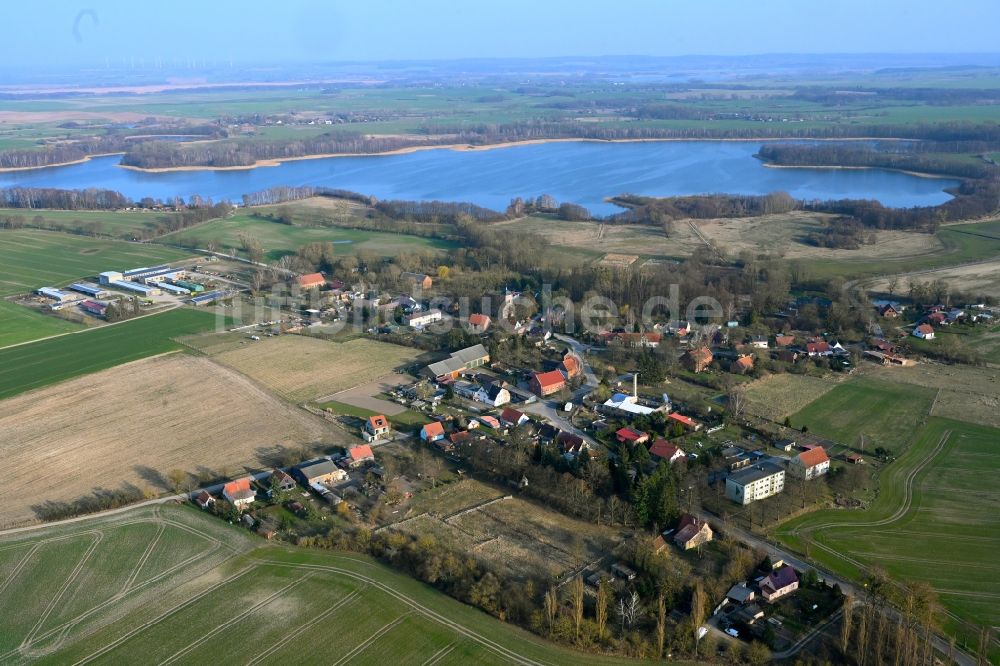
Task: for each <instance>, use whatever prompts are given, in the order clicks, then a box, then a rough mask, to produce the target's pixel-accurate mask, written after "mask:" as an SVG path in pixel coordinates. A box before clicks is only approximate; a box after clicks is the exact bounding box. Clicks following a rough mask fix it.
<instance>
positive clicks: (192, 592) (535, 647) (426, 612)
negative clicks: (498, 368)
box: [0, 505, 627, 666]
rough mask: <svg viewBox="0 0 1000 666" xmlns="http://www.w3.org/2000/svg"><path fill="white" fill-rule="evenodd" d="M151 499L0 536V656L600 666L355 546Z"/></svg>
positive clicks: (20, 659)
mask: <svg viewBox="0 0 1000 666" xmlns="http://www.w3.org/2000/svg"><path fill="white" fill-rule="evenodd" d="M264 544H265V542H264V541H263V540H262V539H259V538H257V537H254V536H251V535H250V534H249V533H248V532H246V531H244V530H240V529H238V528H235V527H231V526H229V525H226V524H225V523H223V522H222V521H219V520H216V519H214V518H211V517H208V516H206V515H204V514H202V513H201V512H199V511H198V510H196V509H192V508H188V507H177V506H170V505H163V506H159V507H156V508H152V507H145V508H142V509H137V510H134V511H130V512H127V513H125V514H122V515H119V516H114V517H104V518H97V519H93V520H89V521H87V522H85V523H78V524H74V525H66V526H57V527H50V528H45V529H43V530H38V531H33V532H28V533H22V534H16V535H11V536H6V537H0V574H3V575H2V576H0V605H2V607H3V608H6V609H13V608H16V609H17V612H5V613H2V614H0V662H3V663H11V664H22V663H28V662H35V661H37V662H40V663H60V664H65V663H83V662H88V661H92V660H96V661H99V662H101V663H115V664H151V663H161V664H164V663H190V664H197V663H209V662H212V663H240V664H258V663H259V664H271V663H273V664H289V663H292V664H298V663H327V664H345V663H348V662H349V663H352V664H373V665H377V664H385V663H393V664H401V665H402V664H414V665H418V664H430V663H436V664H445V665H450V664H456V665H457V664H470V663H475V664H509V663H517V664H523V665H526V666H527V665H535V664H582V665H586V664H613V663H627V660H622V659H611V658H605V657H600V656H595V655H589V654H584V653H577V652H574V651H571V650H568V649H564V648H560V647H557V646H555V645H552V644H548V643H546V642H544V641H543V640H541V639H540V638H538V637H536V636H534V635H532V634H529V633H527V632H524V631H522V630H519V629H517V628H515V627H512V626H511V625H509V624H504V623H501V622H499V621H497V620H495V619H494V618H492V617H490V616H488V615H486V614H484V613H482V612H480V611H478V610H475V609H473V608H471V607H469V606H466V605H463V604H461V603H459V602H458V601H455V600H454V599H451V598H450V597H446V596H444V595H443V594H441V593H439V592H437V591H435V590H434V589H432V588H430V587H428V586H426V585H424V584H422V583H419V582H417V581H415V580H413V579H411V578H408V577H406V576H404V575H402V574H399V573H397V572H395V571H393V570H391V569H388V568H387V567H384V566H382V565H380V564H378V563H377V562H375V561H373V560H371V559H370V558H368V557H365V556H363V555H355V554H347V553H334V552H328V551H308V550H303V549H296V548H293V547H278V546H269V545H264Z"/></svg>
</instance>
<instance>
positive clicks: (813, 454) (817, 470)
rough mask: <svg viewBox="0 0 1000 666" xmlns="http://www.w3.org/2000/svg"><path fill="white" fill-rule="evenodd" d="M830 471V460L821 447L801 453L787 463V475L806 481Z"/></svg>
mask: <svg viewBox="0 0 1000 666" xmlns="http://www.w3.org/2000/svg"><path fill="white" fill-rule="evenodd" d="M829 471H830V458H829V457H828V456H827V455H826V450H824V449H823V447H822V446H817V447H816V448H814V449H809V450H808V451H803V452H802V453H800V454H799V455H797V456H795V457H794V458H792V459H791V461H790V462H789V463H788V473H789V474H791V475H792V476H794V477H795V478H797V479H804V480H806V481H808V480H810V479H815V478H816V477H819V476H822V475H824V474H826V473H827V472H829Z"/></svg>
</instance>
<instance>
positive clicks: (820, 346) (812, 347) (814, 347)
mask: <svg viewBox="0 0 1000 666" xmlns="http://www.w3.org/2000/svg"><path fill="white" fill-rule="evenodd" d="M806 351H807V352H809V353H810V354H819V353H822V352H827V351H830V343H829V342H825V341H823V342H807V343H806Z"/></svg>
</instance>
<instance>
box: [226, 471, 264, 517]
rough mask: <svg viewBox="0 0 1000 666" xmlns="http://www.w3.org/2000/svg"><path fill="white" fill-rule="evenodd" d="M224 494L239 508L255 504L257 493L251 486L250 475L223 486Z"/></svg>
mask: <svg viewBox="0 0 1000 666" xmlns="http://www.w3.org/2000/svg"><path fill="white" fill-rule="evenodd" d="M222 496H223V497H225V498H226V500H227V501H228V502H229V503H230V504H232V505H233V506H234V507H236V508H237V509H243V508H244V507H246V506H249V505H250V504H253V502H254V500H255V499H256V498H257V493H255V492H254V491H253V488H251V487H250V477H249V476H248V477H245V478H242V479H239V480H237V481H230V482H229V483H227V484H226V485H224V486H223V487H222Z"/></svg>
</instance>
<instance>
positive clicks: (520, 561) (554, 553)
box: [391, 480, 618, 581]
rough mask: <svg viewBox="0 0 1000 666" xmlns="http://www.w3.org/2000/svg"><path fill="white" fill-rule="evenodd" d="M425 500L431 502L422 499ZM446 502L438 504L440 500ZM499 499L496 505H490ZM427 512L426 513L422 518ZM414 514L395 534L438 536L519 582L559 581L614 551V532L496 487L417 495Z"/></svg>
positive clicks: (463, 486) (464, 484) (469, 484)
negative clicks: (532, 577) (536, 577)
mask: <svg viewBox="0 0 1000 666" xmlns="http://www.w3.org/2000/svg"><path fill="white" fill-rule="evenodd" d="M421 495H426V497H421ZM438 497H441V499H442V501H441V502H438V501H437V498H438ZM491 500H495V501H491ZM420 507H426V509H425V510H426V512H425V513H417V511H418V510H420ZM413 510H414V515H413V516H412V517H411V518H409V519H406V520H403V521H400V522H398V523H396V524H395V525H393V526H392V527H391V529H393V530H398V531H400V532H404V533H407V534H413V535H420V534H434V535H435V536H436V537H438V538H439V539H440V540H441V541H442V542H443V543H445V544H449V545H450V546H453V547H455V548H457V549H459V550H461V551H464V552H472V553H475V554H476V556H477V557H479V558H481V559H483V560H485V561H488V562H490V564H491V566H493V567H496V568H498V569H500V570H502V571H503V572H504V573H505V574H506V575H509V576H512V577H514V578H519V577H524V576H526V575H528V574H529V573H540V572H544V573H545V574H546V575H548V576H550V577H551V578H552V580H553V581H558V580H560V579H561V578H562V577H564V576H566V575H567V574H568V573H569V572H571V571H574V570H577V569H579V568H581V567H582V566H584V565H585V564H587V563H590V562H593V561H595V560H597V559H599V558H601V557H604V556H606V555H608V554H609V553H611V552H612V551H613V550H614V547H615V545H616V542H617V540H618V535H617V533H616V532H615V531H614V530H611V529H609V528H607V527H600V526H597V525H593V524H591V523H587V522H583V521H579V520H575V519H573V518H569V517H567V516H564V515H563V514H561V513H558V512H556V511H549V510H546V509H544V508H542V507H540V506H538V505H537V504H534V503H532V502H528V501H526V500H523V499H521V498H518V497H509V496H508V497H506V498H505V496H504V493H503V492H501V491H499V490H497V489H496V488H493V487H490V486H487V485H485V484H481V483H480V482H478V481H473V480H463V481H459V482H458V483H457V484H449V485H447V486H442V487H440V488H438V489H434V490H430V491H424V492H423V493H420V494H418V495H417V499H416V500H415V503H414V505H413Z"/></svg>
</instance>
